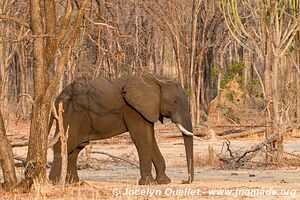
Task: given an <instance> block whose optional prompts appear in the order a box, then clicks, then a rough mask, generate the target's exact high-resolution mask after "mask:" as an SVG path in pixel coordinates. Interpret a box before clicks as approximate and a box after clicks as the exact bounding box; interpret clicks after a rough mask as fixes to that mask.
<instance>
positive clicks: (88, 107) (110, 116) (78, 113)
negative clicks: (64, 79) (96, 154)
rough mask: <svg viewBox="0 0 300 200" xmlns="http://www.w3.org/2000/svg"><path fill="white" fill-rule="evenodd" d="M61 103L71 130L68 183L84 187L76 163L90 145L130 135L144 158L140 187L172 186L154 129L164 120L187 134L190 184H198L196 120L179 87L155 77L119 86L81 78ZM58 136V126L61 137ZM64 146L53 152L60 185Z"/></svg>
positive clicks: (55, 176)
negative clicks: (194, 121) (126, 133)
mask: <svg viewBox="0 0 300 200" xmlns="http://www.w3.org/2000/svg"><path fill="white" fill-rule="evenodd" d="M59 101H62V102H63V108H64V113H63V122H64V126H65V129H66V128H67V127H68V126H69V138H68V143H67V146H68V147H67V150H68V167H67V173H68V175H67V180H68V181H72V182H76V181H79V178H78V174H77V166H76V161H77V157H78V154H79V152H80V151H81V150H82V149H83V148H84V147H85V146H86V145H87V144H88V143H89V141H92V140H100V139H105V138H110V137H113V136H116V135H119V134H122V133H125V132H129V133H130V136H131V139H132V141H133V143H134V144H135V146H136V148H137V151H138V155H139V165H140V173H141V178H140V180H139V184H141V185H144V184H153V183H156V184H167V183H170V182H171V180H170V178H169V177H168V176H167V175H166V173H165V170H166V165H165V160H164V158H163V156H162V154H161V152H160V150H159V148H158V146H157V143H156V140H155V135H154V123H155V122H157V121H158V120H160V121H161V122H162V121H163V118H164V117H165V118H170V119H171V121H172V122H173V123H175V124H176V125H177V127H178V128H179V129H180V130H181V132H182V134H183V139H184V146H185V151H186V159H187V168H188V180H187V181H184V182H185V183H191V182H192V181H193V179H194V162H193V133H192V124H191V117H190V113H189V107H188V99H187V96H186V95H185V92H184V90H183V89H182V87H181V85H180V84H179V83H178V82H176V81H173V80H164V79H160V78H157V76H155V75H152V74H149V73H142V74H140V75H134V76H130V77H128V78H120V79H115V80H104V79H102V80H87V79H86V78H81V79H79V80H76V81H74V82H73V83H71V84H70V85H68V86H67V87H66V88H65V89H64V90H63V91H62V92H61V94H60V95H59V97H58V98H57V101H56V105H57V104H58V102H59ZM51 121H52V122H53V117H52V119H51ZM52 122H51V123H52ZM56 124H57V123H56ZM58 131H59V130H58V126H56V134H57V133H58ZM60 146H61V144H60V141H58V142H57V143H56V144H55V145H54V147H53V151H54V160H53V166H52V168H51V171H50V175H49V179H50V180H51V181H53V182H56V181H58V178H59V176H60V169H61V149H60ZM152 163H153V164H154V167H155V170H156V178H155V179H154V178H153V176H152V174H151V168H152Z"/></svg>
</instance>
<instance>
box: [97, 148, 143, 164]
mask: <svg viewBox="0 0 300 200" xmlns="http://www.w3.org/2000/svg"><path fill="white" fill-rule="evenodd" d="M92 153H95V154H103V155H106V156H109V157H111V158H113V159H117V160H121V161H123V162H127V163H129V164H131V165H133V166H135V167H137V168H139V166H138V165H137V164H135V163H133V162H132V161H130V160H128V159H125V158H121V157H118V156H114V155H112V154H110V153H106V152H103V151H92Z"/></svg>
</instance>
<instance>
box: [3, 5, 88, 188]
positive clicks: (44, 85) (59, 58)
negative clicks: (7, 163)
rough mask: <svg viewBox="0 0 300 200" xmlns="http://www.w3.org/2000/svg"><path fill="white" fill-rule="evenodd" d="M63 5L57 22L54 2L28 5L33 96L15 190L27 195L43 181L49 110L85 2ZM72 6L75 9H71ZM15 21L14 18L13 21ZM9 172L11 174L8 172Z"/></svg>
mask: <svg viewBox="0 0 300 200" xmlns="http://www.w3.org/2000/svg"><path fill="white" fill-rule="evenodd" d="M63 5H64V13H63V17H62V18H60V17H59V16H58V15H57V10H58V9H59V8H60V6H59V4H58V3H57V2H56V1H54V0H31V1H30V24H29V26H27V25H26V27H29V28H30V30H31V35H32V46H33V50H32V57H33V74H34V76H33V81H34V84H33V85H34V88H33V89H34V95H33V105H32V117H31V123H30V137H29V148H28V154H27V163H28V164H27V169H26V170H25V171H26V172H27V173H25V178H24V179H23V180H21V182H20V183H19V184H18V186H17V187H16V188H15V189H16V190H19V191H27V190H28V189H29V188H30V186H31V185H32V184H33V180H34V179H36V178H38V177H40V178H41V179H42V180H43V179H44V178H45V165H46V161H47V146H48V142H47V141H48V131H49V119H50V118H49V116H50V112H51V106H52V102H53V100H54V96H55V95H56V91H57V89H58V85H59V82H60V80H61V77H62V74H63V70H64V65H65V63H66V60H67V59H68V55H69V52H70V46H71V45H72V43H74V40H75V39H76V37H77V35H78V31H79V29H80V25H81V22H82V20H83V16H84V13H85V9H86V6H87V0H83V1H75V3H74V2H73V1H72V0H68V1H66V3H64V4H63ZM75 5H76V7H77V9H74V8H73V7H74V6H75ZM5 17H6V19H8V20H9V19H11V18H10V17H7V16H2V18H5ZM74 17H75V18H74ZM14 19H17V18H15V17H14ZM14 22H17V23H19V24H21V25H24V24H27V23H26V22H23V21H22V20H21V19H17V20H14ZM49 71H54V73H53V74H51V73H49ZM7 148H9V147H7ZM32 167H33V168H32ZM9 172H11V171H7V173H9ZM8 177H12V176H8ZM11 185H12V184H10V186H11Z"/></svg>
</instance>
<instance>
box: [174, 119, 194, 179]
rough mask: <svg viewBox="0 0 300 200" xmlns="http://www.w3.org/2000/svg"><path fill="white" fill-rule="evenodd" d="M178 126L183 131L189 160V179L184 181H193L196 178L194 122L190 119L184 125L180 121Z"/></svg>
mask: <svg viewBox="0 0 300 200" xmlns="http://www.w3.org/2000/svg"><path fill="white" fill-rule="evenodd" d="M176 126H177V127H178V129H179V130H180V131H181V132H182V136H183V140H184V146H185V153H186V160H187V169H188V180H187V181H183V183H191V182H193V180H194V150H193V133H192V123H191V121H190V120H189V121H187V122H185V123H184V124H183V126H182V125H181V124H179V123H176Z"/></svg>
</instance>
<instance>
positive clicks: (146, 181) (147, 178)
mask: <svg viewBox="0 0 300 200" xmlns="http://www.w3.org/2000/svg"><path fill="white" fill-rule="evenodd" d="M130 135H131V138H132V140H133V142H134V144H135V146H136V148H137V151H138V156H139V164H140V173H141V179H140V180H139V184H140V185H150V184H155V180H154V178H153V176H152V173H151V171H152V159H151V158H152V156H151V154H152V143H151V136H150V135H144V137H140V136H136V135H134V134H132V133H130Z"/></svg>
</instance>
